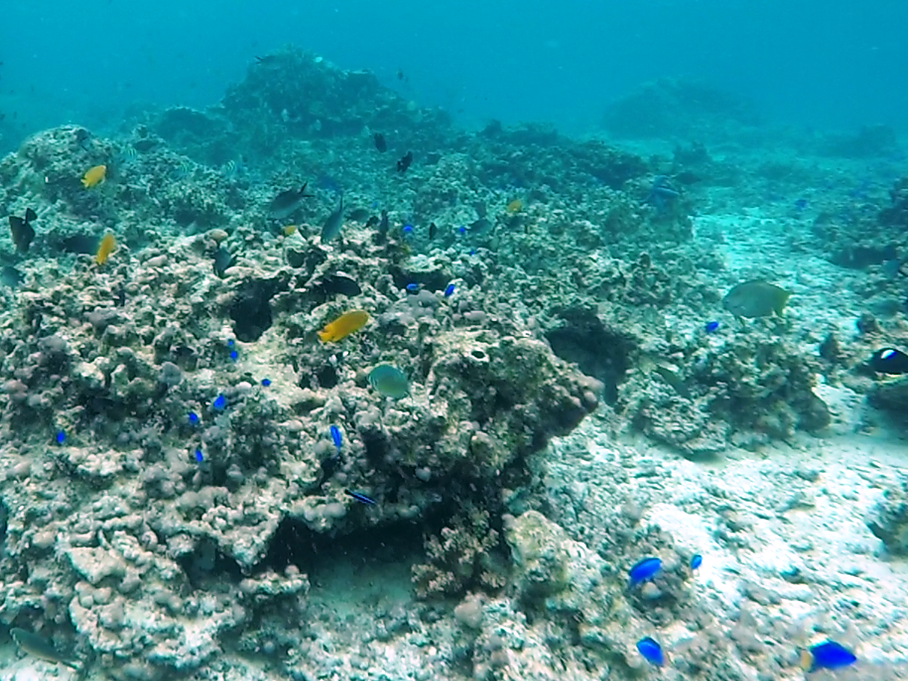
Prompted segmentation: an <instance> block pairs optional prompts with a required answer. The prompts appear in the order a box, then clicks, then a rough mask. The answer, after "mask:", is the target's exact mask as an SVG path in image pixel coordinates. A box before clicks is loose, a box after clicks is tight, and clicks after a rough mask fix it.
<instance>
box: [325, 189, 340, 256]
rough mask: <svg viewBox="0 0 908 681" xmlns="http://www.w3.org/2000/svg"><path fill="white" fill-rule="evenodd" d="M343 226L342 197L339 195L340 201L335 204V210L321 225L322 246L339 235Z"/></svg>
mask: <svg viewBox="0 0 908 681" xmlns="http://www.w3.org/2000/svg"><path fill="white" fill-rule="evenodd" d="M343 226H344V195H343V194H341V196H340V201H339V202H338V204H337V208H335V209H334V212H332V213H331V214H330V215H329V216H328V217H327V218H326V219H325V224H324V225H322V236H321V242H322V243H323V244H326V243H328V242H329V241H331V240H332V239H334V238H335V237H337V235H338V234H340V231H341V228H342V227H343Z"/></svg>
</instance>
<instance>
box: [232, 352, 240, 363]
mask: <svg viewBox="0 0 908 681" xmlns="http://www.w3.org/2000/svg"><path fill="white" fill-rule="evenodd" d="M239 356H240V355H239V353H238V352H237V351H236V350H231V351H230V361H231V362H235V361H236V360H237V357H239Z"/></svg>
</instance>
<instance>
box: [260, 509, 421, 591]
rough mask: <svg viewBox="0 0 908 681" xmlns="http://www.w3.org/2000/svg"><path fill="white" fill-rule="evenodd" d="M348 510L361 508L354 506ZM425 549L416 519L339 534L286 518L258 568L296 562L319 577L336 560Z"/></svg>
mask: <svg viewBox="0 0 908 681" xmlns="http://www.w3.org/2000/svg"><path fill="white" fill-rule="evenodd" d="M348 512H349V513H357V512H361V511H360V510H358V508H357V507H356V506H352V507H351V508H350V510H349V511H348ZM422 552H423V549H422V532H420V531H419V529H418V526H417V525H415V524H414V523H409V522H407V523H395V524H393V525H385V526H382V527H381V528H374V527H365V528H363V529H361V530H357V531H356V532H353V533H351V534H348V535H345V536H342V537H338V536H334V535H330V534H319V533H316V532H313V531H312V530H310V529H309V528H308V527H306V525H305V524H304V523H303V522H301V521H299V520H295V519H293V518H284V519H283V520H281V522H280V523H279V524H278V526H277V530H276V531H275V533H274V536H273V537H272V538H271V543H270V544H269V545H268V552H267V553H266V554H265V557H264V558H263V559H262V561H261V562H260V563H259V564H258V565H256V566H255V570H254V572H255V573H256V574H261V573H262V572H266V571H268V570H273V571H275V572H278V573H281V572H283V571H284V570H285V569H286V568H287V566H288V565H295V566H296V567H297V568H299V570H300V572H302V573H303V574H306V575H309V576H310V578H312V577H315V578H316V579H317V578H318V574H319V571H320V570H321V571H326V570H330V569H332V568H331V566H332V564H333V563H335V562H336V561H344V562H345V563H349V562H350V561H351V560H354V561H355V560H370V561H380V562H397V561H400V560H401V556H417V555H422Z"/></svg>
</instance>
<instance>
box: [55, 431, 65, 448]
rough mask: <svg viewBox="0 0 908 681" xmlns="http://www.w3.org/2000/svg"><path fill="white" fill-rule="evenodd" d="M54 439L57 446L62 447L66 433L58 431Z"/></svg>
mask: <svg viewBox="0 0 908 681" xmlns="http://www.w3.org/2000/svg"><path fill="white" fill-rule="evenodd" d="M54 439H56V441H57V444H58V445H62V444H63V443H64V442H66V432H65V431H62V430H58V431H57V434H56V436H55V437H54Z"/></svg>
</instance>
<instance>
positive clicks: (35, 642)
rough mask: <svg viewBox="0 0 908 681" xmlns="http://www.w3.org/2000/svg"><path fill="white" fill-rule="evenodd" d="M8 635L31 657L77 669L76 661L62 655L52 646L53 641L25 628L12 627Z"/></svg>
mask: <svg viewBox="0 0 908 681" xmlns="http://www.w3.org/2000/svg"><path fill="white" fill-rule="evenodd" d="M9 635H10V636H12V637H13V640H14V641H15V642H16V645H17V646H19V648H20V649H21V650H23V651H24V652H26V653H28V654H29V655H31V656H32V657H37V658H40V659H42V660H46V661H47V662H58V663H59V664H62V665H66V666H67V667H70V668H71V669H78V666H76V663H75V662H74V661H73V660H72V659H71V658H69V657H68V656H65V655H63V653H61V652H60V651H59V650H57V649H56V648H55V647H54V644H53V643H51V642H50V641H47V640H45V639H43V638H41V637H40V636H38V635H37V634H33V633H32V632H30V631H26V630H25V629H19V628H17V627H13V628H12V629H10V630H9Z"/></svg>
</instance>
